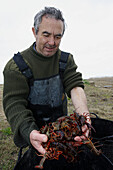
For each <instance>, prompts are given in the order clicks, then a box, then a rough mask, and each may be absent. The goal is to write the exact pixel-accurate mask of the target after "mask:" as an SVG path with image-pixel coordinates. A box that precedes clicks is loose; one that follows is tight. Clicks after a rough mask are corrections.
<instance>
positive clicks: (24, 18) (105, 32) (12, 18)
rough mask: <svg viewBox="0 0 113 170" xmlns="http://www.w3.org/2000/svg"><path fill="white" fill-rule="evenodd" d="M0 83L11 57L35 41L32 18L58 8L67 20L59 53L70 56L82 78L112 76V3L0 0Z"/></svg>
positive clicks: (103, 0)
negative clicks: (47, 10) (50, 8)
mask: <svg viewBox="0 0 113 170" xmlns="http://www.w3.org/2000/svg"><path fill="white" fill-rule="evenodd" d="M0 2H1V3H0V57H1V62H0V83H3V74H2V72H3V69H4V66H5V64H6V63H7V62H8V60H9V59H10V58H12V57H13V55H14V53H17V52H18V51H20V52H21V51H23V50H25V49H26V48H28V47H29V46H30V45H31V44H32V43H33V42H34V41H35V39H34V37H33V34H32V26H33V21H34V16H35V14H36V13H37V12H38V11H40V10H41V9H43V8H44V7H45V6H54V7H56V8H59V9H60V10H61V11H62V13H63V16H64V18H65V20H66V24H67V27H66V31H65V34H64V37H63V38H62V41H61V45H60V49H61V50H63V51H67V52H70V53H72V54H73V56H74V59H75V62H76V64H77V65H78V71H80V72H82V74H83V78H90V77H104V76H113V0H4V1H2V0H0Z"/></svg>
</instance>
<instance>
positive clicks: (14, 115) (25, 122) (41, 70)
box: [3, 45, 84, 147]
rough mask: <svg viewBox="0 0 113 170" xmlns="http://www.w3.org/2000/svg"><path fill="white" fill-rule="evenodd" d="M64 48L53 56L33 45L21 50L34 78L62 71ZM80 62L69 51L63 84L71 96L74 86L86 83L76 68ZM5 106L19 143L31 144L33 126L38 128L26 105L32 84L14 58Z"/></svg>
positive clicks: (8, 69) (9, 65) (6, 81)
mask: <svg viewBox="0 0 113 170" xmlns="http://www.w3.org/2000/svg"><path fill="white" fill-rule="evenodd" d="M60 54H61V51H60V50H58V51H57V53H56V54H55V55H53V56H51V57H45V56H42V55H40V54H38V53H37V52H36V51H35V50H34V49H33V45H32V46H30V47H29V48H28V49H27V50H25V51H23V52H21V55H22V56H23V58H24V60H25V61H26V63H27V64H28V65H29V67H30V68H31V70H32V73H33V76H34V79H43V78H49V77H51V76H54V75H57V74H58V73H59V58H60ZM76 69H77V65H76V64H75V62H74V60H73V56H72V55H71V54H70V55H69V57H68V61H67V66H66V69H65V71H64V79H63V85H64V88H65V92H66V93H67V95H68V96H69V97H70V91H71V89H73V88H74V87H84V85H83V82H82V75H81V73H79V72H77V71H76ZM3 74H4V90H3V107H4V111H5V115H6V117H7V120H8V122H9V123H10V125H11V129H12V131H13V133H14V142H15V144H16V145H17V146H18V147H21V146H27V145H30V139H29V135H30V132H31V131H32V130H39V128H38V126H37V125H36V123H35V119H34V117H33V113H32V111H31V110H29V109H27V105H28V100H27V99H28V96H29V85H28V80H27V78H26V77H25V76H24V75H23V74H22V73H21V72H20V71H19V68H18V66H17V65H16V63H15V62H14V60H13V59H11V60H10V61H9V62H8V63H7V64H6V66H5V68H4V71H3Z"/></svg>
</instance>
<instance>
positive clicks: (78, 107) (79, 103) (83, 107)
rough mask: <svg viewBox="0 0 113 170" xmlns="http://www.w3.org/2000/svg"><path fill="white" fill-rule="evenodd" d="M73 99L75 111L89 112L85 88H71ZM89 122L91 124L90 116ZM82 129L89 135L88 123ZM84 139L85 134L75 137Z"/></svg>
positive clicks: (81, 113) (80, 112) (78, 139)
mask: <svg viewBox="0 0 113 170" xmlns="http://www.w3.org/2000/svg"><path fill="white" fill-rule="evenodd" d="M71 100H72V103H73V105H74V108H75V111H76V112H77V113H78V114H80V115H83V113H86V114H87V113H89V111H88V107H87V99H86V95H85V92H84V90H83V89H82V88H81V87H76V88H73V89H72V90H71ZM87 118H88V119H87V123H90V124H91V120H90V117H89V116H88V117H87ZM82 131H83V132H85V136H86V137H88V135H89V130H88V127H87V125H84V126H83V127H82ZM82 139H85V137H84V136H80V137H79V136H77V137H75V140H77V141H81V140H82Z"/></svg>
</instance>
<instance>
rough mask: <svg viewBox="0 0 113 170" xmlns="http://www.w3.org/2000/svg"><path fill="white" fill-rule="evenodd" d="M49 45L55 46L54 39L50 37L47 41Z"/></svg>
mask: <svg viewBox="0 0 113 170" xmlns="http://www.w3.org/2000/svg"><path fill="white" fill-rule="evenodd" d="M49 45H52V46H53V45H55V39H54V37H51V38H50V39H49Z"/></svg>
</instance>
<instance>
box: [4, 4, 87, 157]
mask: <svg viewBox="0 0 113 170" xmlns="http://www.w3.org/2000/svg"><path fill="white" fill-rule="evenodd" d="M32 31H33V34H34V37H35V39H36V42H35V43H33V45H32V46H31V47H30V48H28V49H27V50H25V51H23V52H21V53H18V54H16V55H15V56H14V58H13V59H11V60H10V61H9V62H8V63H7V65H6V67H5V69H4V96H3V105H4V111H5V114H6V117H7V119H8V121H9V123H10V125H11V128H12V131H13V133H14V142H15V144H16V145H17V146H18V147H25V146H28V145H32V146H33V147H34V148H35V149H36V150H37V151H38V152H39V153H41V154H44V153H45V152H46V151H45V149H44V148H43V147H42V142H46V141H47V140H48V139H47V136H46V135H44V134H40V127H41V126H42V125H44V124H45V123H48V122H51V121H55V120H56V119H57V118H58V117H60V116H62V115H66V114H67V113H66V110H65V111H64V104H65V100H66V95H65V93H66V94H67V95H68V96H69V97H71V99H72V103H73V105H74V108H75V111H76V112H77V113H79V114H83V113H88V108H87V101H86V97H85V93H84V90H83V87H84V85H83V82H82V77H81V73H79V72H77V71H76V69H77V66H76V64H75V63H74V60H73V56H72V55H71V54H68V57H67V60H66V61H65V63H64V64H63V65H65V69H64V70H63V72H62V73H61V74H60V71H59V70H60V65H59V61H60V58H61V55H62V52H61V51H60V49H59V45H60V42H61V39H62V37H63V34H64V32H65V21H64V19H63V17H62V13H61V11H60V10H57V9H55V8H53V7H48V8H45V9H44V10H42V11H40V12H39V13H38V14H37V15H36V16H35V18H34V27H33V28H32ZM63 54H65V53H63ZM66 55H67V54H66ZM17 56H19V57H20V56H22V58H23V59H24V61H25V63H26V64H27V65H28V67H29V68H27V71H25V70H21V69H20V68H19V67H21V66H22V64H21V63H20V64H19V65H18V60H20V58H21V57H20V58H19V59H18V58H16V57H17ZM22 62H23V60H22ZM61 65H62V63H61ZM29 70H30V71H29ZM28 72H30V75H31V77H30V83H29V78H28V77H29V74H28ZM32 75H33V76H32ZM87 121H88V123H90V119H89V118H88V120H87ZM82 130H83V131H84V132H85V135H86V136H88V128H87V126H86V125H85V126H84V127H83V129H82ZM82 138H85V136H80V137H79V136H77V137H75V140H77V141H81V140H82Z"/></svg>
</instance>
